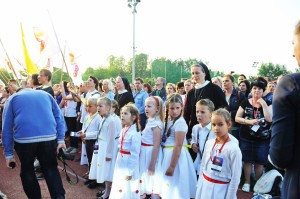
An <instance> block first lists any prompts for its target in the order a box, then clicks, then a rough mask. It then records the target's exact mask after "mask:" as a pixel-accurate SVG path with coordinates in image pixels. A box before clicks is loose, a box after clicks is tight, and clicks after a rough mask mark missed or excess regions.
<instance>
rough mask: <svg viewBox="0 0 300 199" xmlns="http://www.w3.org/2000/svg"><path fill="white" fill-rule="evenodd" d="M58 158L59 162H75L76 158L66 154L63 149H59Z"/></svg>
mask: <svg viewBox="0 0 300 199" xmlns="http://www.w3.org/2000/svg"><path fill="white" fill-rule="evenodd" d="M56 157H57V159H58V160H61V161H65V160H74V158H75V157H74V155H71V154H66V153H65V152H64V151H63V149H62V148H60V149H59V151H58V154H57V156H56Z"/></svg>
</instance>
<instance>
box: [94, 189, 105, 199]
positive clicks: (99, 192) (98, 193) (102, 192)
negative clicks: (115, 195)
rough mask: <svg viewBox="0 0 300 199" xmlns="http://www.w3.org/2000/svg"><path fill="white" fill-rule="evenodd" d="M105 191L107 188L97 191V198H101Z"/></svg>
mask: <svg viewBox="0 0 300 199" xmlns="http://www.w3.org/2000/svg"><path fill="white" fill-rule="evenodd" d="M104 193H105V190H103V191H98V192H97V193H96V197H97V198H99V197H102V195H103V194H104Z"/></svg>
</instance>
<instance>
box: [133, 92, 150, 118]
mask: <svg viewBox="0 0 300 199" xmlns="http://www.w3.org/2000/svg"><path fill="white" fill-rule="evenodd" d="M147 98H148V93H147V92H146V91H144V90H143V89H142V90H140V91H139V92H137V93H135V95H134V97H133V99H134V104H135V105H136V107H137V108H138V109H139V114H143V113H145V101H146V99H147Z"/></svg>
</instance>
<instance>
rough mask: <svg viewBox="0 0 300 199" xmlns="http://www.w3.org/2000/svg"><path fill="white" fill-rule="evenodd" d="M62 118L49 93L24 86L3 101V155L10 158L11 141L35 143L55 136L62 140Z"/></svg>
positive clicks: (60, 141) (62, 141)
mask: <svg viewBox="0 0 300 199" xmlns="http://www.w3.org/2000/svg"><path fill="white" fill-rule="evenodd" d="M65 130H66V128H65V121H64V118H63V116H62V114H61V111H60V109H59V107H58V105H57V103H56V101H55V100H54V99H53V97H52V96H51V95H49V94H48V93H46V92H44V91H38V90H32V89H23V90H21V91H19V92H18V93H16V94H14V95H12V96H11V97H10V98H8V100H7V101H6V104H5V106H4V110H3V132H2V139H3V145H4V154H5V156H6V158H7V159H8V158H12V157H13V146H14V141H15V142H18V143H35V142H43V141H50V140H55V139H57V141H58V143H64V136H65Z"/></svg>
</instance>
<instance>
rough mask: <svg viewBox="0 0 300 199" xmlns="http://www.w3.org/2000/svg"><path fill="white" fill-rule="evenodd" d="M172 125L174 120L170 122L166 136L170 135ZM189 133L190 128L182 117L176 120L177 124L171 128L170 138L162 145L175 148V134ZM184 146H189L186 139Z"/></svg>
mask: <svg viewBox="0 0 300 199" xmlns="http://www.w3.org/2000/svg"><path fill="white" fill-rule="evenodd" d="M172 124H173V120H169V121H168V125H167V129H166V132H165V134H167V133H168V129H169V128H170V127H171V126H172ZM187 131H188V126H187V124H186V122H185V120H184V119H183V117H180V118H179V119H177V120H176V122H175V124H174V125H173V126H172V127H171V133H170V136H169V137H167V139H166V142H165V143H163V142H162V145H163V146H174V145H175V141H176V138H175V132H184V134H186V133H187ZM183 144H184V145H185V144H187V141H186V138H184V141H183Z"/></svg>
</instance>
